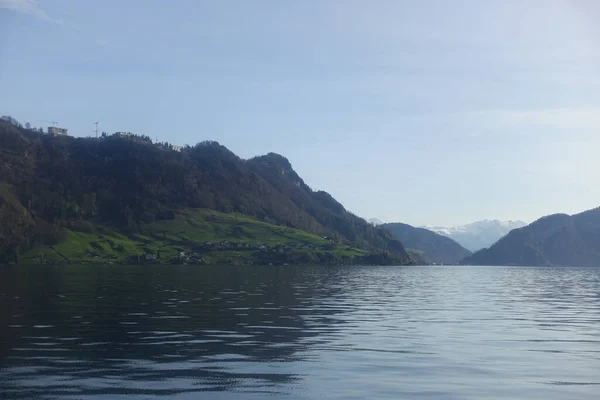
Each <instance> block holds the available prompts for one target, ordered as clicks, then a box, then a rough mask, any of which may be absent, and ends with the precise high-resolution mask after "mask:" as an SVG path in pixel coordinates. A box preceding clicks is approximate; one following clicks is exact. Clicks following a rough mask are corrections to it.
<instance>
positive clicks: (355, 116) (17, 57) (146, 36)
mask: <svg viewBox="0 0 600 400" xmlns="http://www.w3.org/2000/svg"><path fill="white" fill-rule="evenodd" d="M599 20H600V2H596V1H594V0H590V1H549V0H539V1H534V0H530V1H523V0H519V1H508V0H499V1H489V0H486V1H481V0H473V1H445V0H440V1H400V0H398V1H393V0H392V1H372V0H369V1H367V0H361V1H348V0H343V1H342V0H337V1H328V0H315V1H309V0H301V1H299V0H290V1H287V0H271V1H261V0H256V1H252V0H235V1H223V0H215V1H200V0H189V1H184V0H170V1H167V0H161V1H157V0H137V1H133V0H119V1H114V0H102V1H81V0H68V1H67V0H47V1H42V0H39V1H37V2H36V1H33V0H0V88H1V91H0V114H9V115H12V116H13V117H15V118H17V119H18V120H20V121H21V122H22V123H24V122H27V121H29V122H31V123H32V125H34V126H40V125H43V126H47V125H48V124H47V123H44V122H39V121H38V120H53V119H54V120H57V121H59V122H60V125H61V126H63V127H66V128H68V129H69V130H70V132H71V133H72V134H73V135H75V136H88V135H91V134H92V130H93V128H94V127H93V125H92V123H93V122H95V121H100V130H101V131H107V132H114V131H132V132H136V133H144V134H147V135H149V136H151V137H152V138H155V137H158V139H159V140H167V141H169V142H171V143H174V144H195V143H196V142H199V141H202V140H206V139H212V140H217V141H219V142H220V143H222V144H224V145H225V146H227V147H228V148H230V149H231V150H232V151H234V152H235V153H237V154H238V155H240V156H242V157H244V158H248V157H252V156H255V155H259V154H264V153H267V152H271V151H272V152H277V153H280V154H283V155H284V156H286V157H287V158H289V160H290V161H291V163H292V165H293V166H294V168H295V169H296V171H297V172H298V173H299V174H300V175H301V176H302V177H303V178H304V180H305V181H306V183H307V184H309V185H310V186H311V187H313V188H314V189H323V190H326V191H328V192H330V193H331V194H332V195H333V196H334V197H335V198H337V199H338V200H339V201H341V202H342V203H343V204H344V205H345V206H346V207H347V208H348V209H349V210H351V211H352V212H354V213H356V214H358V215H360V216H363V217H366V218H369V217H377V218H379V219H382V220H384V221H388V222H392V221H403V222H407V223H410V224H414V225H420V224H433V225H452V224H462V223H467V222H471V221H474V220H478V219H484V218H500V219H523V220H526V221H532V220H534V219H536V218H538V217H540V216H542V215H545V214H550V213H555V212H566V213H575V212H579V211H583V210H584V209H589V208H593V207H597V206H599V205H600V184H599V182H600V132H599V131H600V25H598V21H599Z"/></svg>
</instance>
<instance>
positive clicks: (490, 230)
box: [424, 219, 527, 251]
mask: <svg viewBox="0 0 600 400" xmlns="http://www.w3.org/2000/svg"><path fill="white" fill-rule="evenodd" d="M525 225H527V223H526V222H523V221H499V220H497V219H494V220H488V219H486V220H483V221H476V222H473V223H470V224H467V225H459V226H453V227H450V228H443V227H433V226H424V228H425V229H429V230H430V231H433V232H435V233H439V234H440V235H443V236H446V237H449V238H450V239H453V240H454V241H456V242H457V243H459V244H460V245H461V246H463V247H465V248H467V249H469V250H471V251H477V250H480V249H483V248H486V247H489V246H491V245H492V244H494V243H496V241H498V239H500V238H501V237H503V236H504V235H506V234H507V233H508V232H510V231H511V230H513V229H516V228H521V227H523V226H525Z"/></svg>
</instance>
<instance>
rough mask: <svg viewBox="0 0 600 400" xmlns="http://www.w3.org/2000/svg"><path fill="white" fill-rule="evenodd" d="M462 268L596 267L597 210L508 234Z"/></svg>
mask: <svg viewBox="0 0 600 400" xmlns="http://www.w3.org/2000/svg"><path fill="white" fill-rule="evenodd" d="M462 263H463V264H472V265H473V264H478V265H533V266H541V265H564V266H600V208H596V209H593V210H589V211H585V212H583V213H580V214H576V215H572V216H569V215H567V214H554V215H550V216H547V217H543V218H540V219H539V220H537V221H535V222H533V223H531V224H529V225H527V226H525V227H523V228H519V229H514V230H512V231H511V232H510V233H509V234H508V235H506V236H504V237H503V238H502V239H500V240H499V241H498V242H496V243H495V244H494V245H492V246H491V247H490V248H489V249H483V250H480V251H478V252H476V253H474V254H473V255H472V256H470V257H467V258H465V259H464V260H463V261H462Z"/></svg>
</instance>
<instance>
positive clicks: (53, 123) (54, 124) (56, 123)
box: [37, 119, 58, 126]
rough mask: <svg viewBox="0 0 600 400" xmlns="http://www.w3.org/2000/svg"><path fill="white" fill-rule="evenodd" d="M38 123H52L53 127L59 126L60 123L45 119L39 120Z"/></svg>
mask: <svg viewBox="0 0 600 400" xmlns="http://www.w3.org/2000/svg"><path fill="white" fill-rule="evenodd" d="M37 121H38V122H50V123H51V124H52V126H56V125H58V121H54V120H51V121H48V120H45V119H38V120H37Z"/></svg>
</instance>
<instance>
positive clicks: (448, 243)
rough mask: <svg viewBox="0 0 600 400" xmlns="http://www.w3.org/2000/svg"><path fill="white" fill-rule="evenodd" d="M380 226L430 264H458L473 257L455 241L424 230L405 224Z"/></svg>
mask: <svg viewBox="0 0 600 400" xmlns="http://www.w3.org/2000/svg"><path fill="white" fill-rule="evenodd" d="M380 226H381V227H382V228H386V229H389V230H390V231H391V232H392V233H393V234H394V235H396V237H397V238H398V240H400V241H401V242H402V243H403V244H404V246H405V247H406V248H407V249H408V250H409V251H410V250H413V251H416V252H417V254H418V255H419V257H421V258H422V259H423V260H424V261H426V262H429V263H435V264H457V263H459V262H460V261H461V260H462V259H464V258H465V257H468V256H470V255H471V252H470V251H469V250H467V249H465V248H464V247H462V246H461V245H460V244H458V243H456V242H455V241H454V240H452V239H450V238H448V237H446V236H442V235H440V234H437V233H435V232H432V231H429V230H427V229H424V228H415V227H413V226H411V225H408V224H403V223H390V224H382V225H380Z"/></svg>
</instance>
